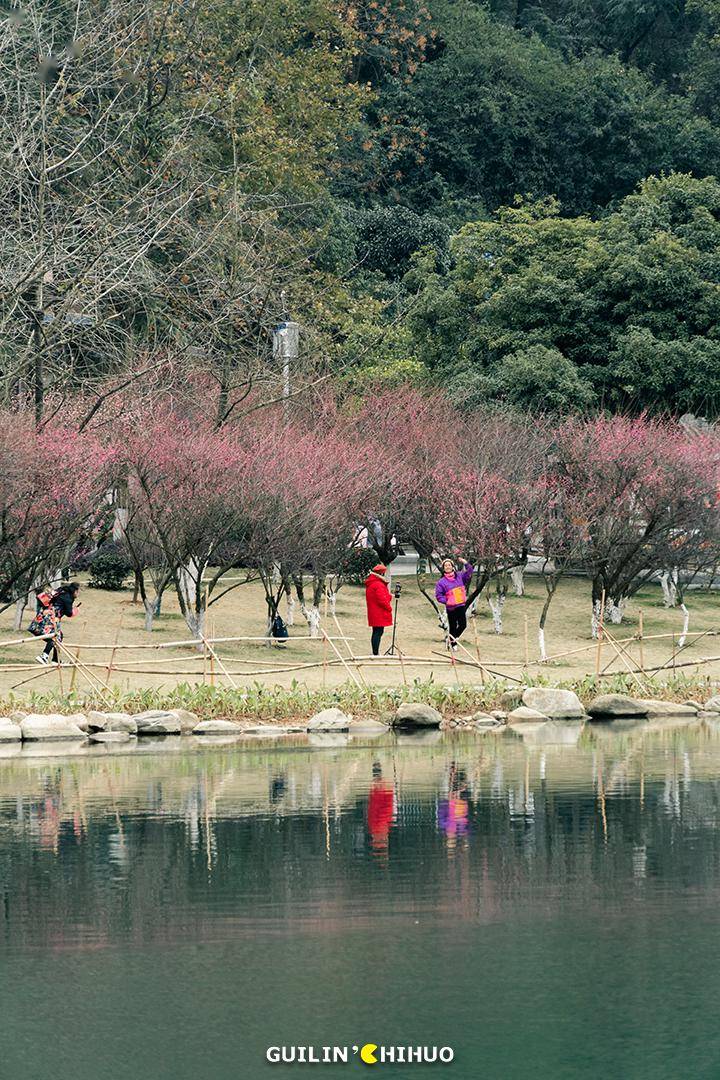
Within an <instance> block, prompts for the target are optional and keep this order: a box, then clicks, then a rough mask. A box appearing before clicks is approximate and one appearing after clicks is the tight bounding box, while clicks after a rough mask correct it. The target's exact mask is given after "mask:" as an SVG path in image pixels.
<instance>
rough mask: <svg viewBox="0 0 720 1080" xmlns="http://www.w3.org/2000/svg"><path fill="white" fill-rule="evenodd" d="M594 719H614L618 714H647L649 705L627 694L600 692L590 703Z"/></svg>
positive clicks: (590, 711)
mask: <svg viewBox="0 0 720 1080" xmlns="http://www.w3.org/2000/svg"><path fill="white" fill-rule="evenodd" d="M588 712H589V713H590V715H591V716H592V718H593V720H614V719H615V717H616V716H647V713H648V711H647V705H645V704H644V703H643V702H642V701H636V700H635V698H631V697H627V696H626V695H625V694H600V695H599V696H598V697H596V698H594V699H593V700H592V701H591V702H590V704H589V705H588Z"/></svg>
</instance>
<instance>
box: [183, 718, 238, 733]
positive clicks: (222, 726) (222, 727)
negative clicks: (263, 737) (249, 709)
mask: <svg viewBox="0 0 720 1080" xmlns="http://www.w3.org/2000/svg"><path fill="white" fill-rule="evenodd" d="M242 733H243V728H242V725H241V724H236V723H235V721H234V720H201V721H200V723H199V724H196V725H195V729H194V731H193V735H242Z"/></svg>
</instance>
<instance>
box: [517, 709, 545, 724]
mask: <svg viewBox="0 0 720 1080" xmlns="http://www.w3.org/2000/svg"><path fill="white" fill-rule="evenodd" d="M547 719H548V718H547V716H546V715H545V713H541V712H538V710H537V709H529V708H528V707H527V705H518V707H517V709H513V710H512V712H509V713H508V724H526V723H531V724H537V723H538V721H542V720H547Z"/></svg>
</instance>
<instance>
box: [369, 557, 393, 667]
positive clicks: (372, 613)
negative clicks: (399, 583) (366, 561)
mask: <svg viewBox="0 0 720 1080" xmlns="http://www.w3.org/2000/svg"><path fill="white" fill-rule="evenodd" d="M386 574H387V566H383V564H382V563H378V565H377V566H373V568H372V570H371V571H370V573H369V574H368V576H367V578H366V579H365V603H366V604H367V616H368V626H370V627H372V635H371V638H370V645H371V648H372V652H373V656H377V655H378V654H379V652H380V640H381V638H382V636H383V631H384V630H385V627H386V626H392V598H391V596H390V589H389V588H388V579H387V577H386V576H385V575H386Z"/></svg>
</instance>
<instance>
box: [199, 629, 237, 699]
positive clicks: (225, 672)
mask: <svg viewBox="0 0 720 1080" xmlns="http://www.w3.org/2000/svg"><path fill="white" fill-rule="evenodd" d="M204 640H205V646H206V648H207V649H208V651H209V653H210V680H211V685H212V686H214V685H215V667H214V664H213V660H217V663H218V667H219V668H220V670H221V671H222V673H223V675H225V677H226V678H227V679H228V681H229V683H230V685H231V686H232V688H233V690H237V688H238V685H237V683H236V682H235V680H234V679H233V677H232V675H231V674H230V672H229V671H228V669H227V668H226V667H225V665H224V664H223V662H222V660H221V659H220V657H219V656H218V654H217V653H216V652H215V650H214V649H213V647H212V645H211V644H210V642H209V641H208V639H207V638H205V639H204Z"/></svg>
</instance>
